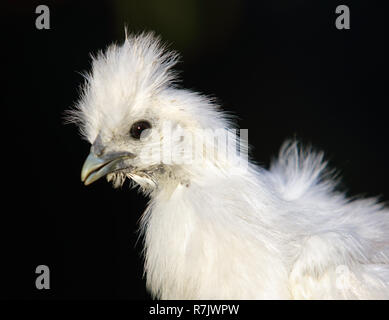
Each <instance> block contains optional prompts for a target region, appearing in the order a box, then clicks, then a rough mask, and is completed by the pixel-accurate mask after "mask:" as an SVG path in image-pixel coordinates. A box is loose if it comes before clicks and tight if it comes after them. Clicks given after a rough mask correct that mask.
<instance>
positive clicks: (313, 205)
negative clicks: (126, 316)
mask: <svg viewBox="0 0 389 320" xmlns="http://www.w3.org/2000/svg"><path fill="white" fill-rule="evenodd" d="M176 60H177V55H176V54H175V53H172V52H167V51H166V50H165V49H164V48H163V47H162V46H161V45H160V43H159V40H158V39H157V38H155V37H154V36H153V35H152V34H140V35H130V36H126V40H125V42H124V43H123V45H121V46H117V45H112V46H110V47H109V48H108V49H107V50H106V52H105V53H100V54H99V55H98V56H97V57H95V58H93V64H92V71H91V73H90V74H88V75H87V76H86V84H85V86H84V90H83V93H82V97H81V99H80V101H79V103H78V104H77V106H76V107H75V108H74V109H73V110H72V111H71V112H70V113H71V115H70V118H71V120H72V121H76V122H78V123H79V124H80V129H81V132H82V134H83V136H84V137H85V138H86V139H87V140H88V141H89V142H90V143H91V144H92V147H91V153H90V155H89V156H88V158H87V160H86V161H85V164H84V167H83V169H82V180H83V181H84V183H85V184H86V185H88V184H90V183H92V182H94V181H96V180H97V179H99V178H100V177H103V176H107V178H108V180H110V181H112V182H113V184H114V186H116V187H117V186H120V185H122V184H123V182H124V180H125V179H126V177H128V178H130V179H132V180H133V181H134V182H135V183H136V184H138V185H139V186H140V187H141V189H142V190H143V191H144V192H145V193H146V194H147V195H149V196H150V199H151V200H150V204H149V206H148V208H147V209H146V211H145V213H144V215H143V217H142V220H141V230H142V233H143V236H144V246H145V251H144V253H145V273H146V277H147V286H148V289H149V290H150V292H151V294H152V296H153V297H154V298H160V299H388V298H389V260H388V257H389V211H388V210H387V209H385V208H384V207H383V206H382V205H380V204H379V203H377V201H376V199H360V200H352V201H350V200H348V199H346V198H345V196H344V195H343V194H341V193H338V192H335V191H334V187H335V181H334V180H333V179H332V178H331V176H330V175H328V174H326V172H327V171H326V162H324V161H323V156H322V154H321V153H315V152H313V151H312V150H310V149H309V150H303V149H301V148H299V147H298V145H297V143H295V142H289V143H286V144H285V145H284V146H283V147H282V149H281V152H280V154H279V158H278V160H276V161H275V162H273V163H272V165H271V168H270V170H265V169H263V168H260V167H258V166H256V165H254V164H253V163H251V162H248V164H247V166H245V165H242V163H244V161H245V157H244V152H241V153H240V154H238V155H237V156H236V157H235V158H233V157H230V156H227V153H225V154H224V153H220V154H219V153H218V154H217V156H215V157H212V156H210V153H212V152H209V151H208V156H207V151H204V150H209V149H204V148H202V147H200V148H197V149H196V148H193V144H192V143H193V139H195V140H196V139H197V140H196V141H206V140H208V142H209V139H208V137H209V136H207V134H206V132H207V130H209V129H211V130H217V129H229V128H231V123H230V122H229V121H228V118H227V117H226V115H225V114H224V113H223V112H222V111H220V110H219V109H218V107H217V106H216V105H215V104H214V103H213V102H212V101H211V100H210V99H209V98H207V97H205V96H203V95H200V94H198V93H195V92H191V91H189V90H185V89H182V88H179V87H178V86H176V85H174V81H175V79H176V77H175V74H174V72H173V71H172V70H171V68H172V66H173V65H174V64H175V62H176ZM167 124H168V125H167ZM164 126H170V129H169V130H170V131H166V130H164V129H163V127H164ZM204 129H205V131H204ZM177 131H179V132H180V134H179V136H180V139H178V140H175V141H173V142H171V141H170V142H169V138H170V137H168V136H166V132H173V133H177ZM183 132H184V133H183ZM181 133H183V134H181ZM188 137H191V138H193V139H189V138H188ZM190 142H191V143H190ZM218 143H219V142H218ZM219 146H221V143H219ZM214 147H215V148H216V144H215V146H214ZM150 148H151V149H153V148H154V149H153V150H159V149H158V148H161V149H160V150H165V151H162V153H164V152H165V153H164V155H163V157H164V156H165V155H166V154H168V153H169V150H175V151H172V152H173V154H174V152H176V156H177V154H178V153H180V154H182V152H183V151H182V150H186V151H188V150H192V151H193V150H194V149H195V151H193V154H194V155H195V156H197V157H198V156H200V159H201V161H190V159H189V158H193V157H192V155H190V156H189V157H188V156H186V157H184V158H182V159H181V160H182V161H161V160H160V159H159V160H158V157H153V156H151V155H152V154H154V153H152V152H145V150H150ZM166 150H168V151H167V152H166ZM241 151H244V150H243V148H241ZM157 153H158V152H157ZM184 153H185V152H184ZM185 154H186V155H187V153H185ZM141 155H142V156H141ZM173 158H174V159H175V156H173ZM169 159H170V158H169ZM174 159H173V160H174ZM177 159H178V158H177ZM232 159H234V161H233V160H232ZM236 159H238V160H240V161H236Z"/></svg>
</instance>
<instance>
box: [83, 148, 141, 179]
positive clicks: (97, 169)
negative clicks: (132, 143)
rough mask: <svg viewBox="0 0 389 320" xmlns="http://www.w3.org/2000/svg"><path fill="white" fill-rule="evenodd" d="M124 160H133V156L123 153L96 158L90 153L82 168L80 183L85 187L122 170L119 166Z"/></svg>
mask: <svg viewBox="0 0 389 320" xmlns="http://www.w3.org/2000/svg"><path fill="white" fill-rule="evenodd" d="M125 158H134V155H133V154H132V153H129V152H125V153H112V154H106V155H104V156H102V157H98V156H96V155H95V154H94V152H93V151H91V152H90V153H89V155H88V157H87V158H86V160H85V162H84V165H83V167H82V170H81V181H82V182H84V184H85V185H86V186H87V185H89V184H91V183H93V182H95V181H97V180H98V179H100V178H101V177H104V176H106V175H107V174H109V173H111V172H113V171H116V170H120V169H123V167H121V166H120V164H121V163H122V160H123V159H125Z"/></svg>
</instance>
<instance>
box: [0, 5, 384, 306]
mask: <svg viewBox="0 0 389 320" xmlns="http://www.w3.org/2000/svg"><path fill="white" fill-rule="evenodd" d="M382 3H383V1H371V0H369V1H368V0H364V1H346V2H343V1H308V0H305V1H304V0H293V1H281V0H272V1H248V0H246V1H243V0H241V1H237V0H236V1H233V0H232V1H226V0H224V1H206V0H203V1H199V0H196V1H195V0H185V1H179V0H168V1H157V0H153V1H150V0H146V1H119V0H118V1H44V2H34V1H17V2H16V1H5V2H4V1H3V5H4V7H3V9H2V10H1V23H2V28H1V30H2V39H1V44H2V50H1V51H2V54H3V55H4V58H3V59H2V61H3V65H2V71H3V72H2V75H3V77H2V78H3V80H5V81H4V82H5V84H4V85H3V92H2V97H1V100H2V103H1V104H2V108H3V110H4V109H5V111H6V117H5V118H4V117H3V125H2V129H3V130H2V131H3V133H2V139H1V147H2V148H1V149H2V162H3V163H4V164H3V166H2V173H3V174H2V178H3V179H2V184H3V191H2V210H1V214H0V228H1V237H2V239H1V243H0V249H1V258H0V259H1V261H0V262H1V268H4V270H1V277H2V283H1V285H0V297H1V298H24V299H30V298H33V299H36V298H38V299H40V298H44V299H46V298H49V299H58V298H73V299H95V298H103V299H111V298H113V299H118V298H124V299H145V298H149V296H148V295H147V293H146V290H145V283H144V280H142V259H141V257H140V250H141V242H139V243H138V244H137V245H136V239H137V235H136V229H137V221H138V219H139V217H140V215H141V213H142V211H143V209H144V207H145V205H146V203H147V199H144V198H143V197H142V196H141V195H139V194H138V193H137V192H136V191H134V190H129V189H128V187H127V186H128V185H125V186H124V187H123V188H122V189H119V190H114V189H112V187H111V185H110V184H108V183H106V182H105V180H104V179H102V180H101V181H99V182H97V183H95V184H93V185H91V186H90V187H84V186H83V185H82V184H81V182H80V169H81V166H82V163H83V161H84V159H85V157H86V155H87V154H88V150H89V146H88V145H87V143H86V142H84V141H82V140H81V139H80V137H79V135H78V132H77V129H76V128H75V127H74V126H73V125H64V124H63V112H64V110H66V109H68V108H69V107H70V106H71V105H72V104H74V102H75V101H76V100H77V96H78V87H79V85H80V84H81V83H82V81H83V79H82V76H81V75H80V73H79V72H81V71H84V70H86V69H88V68H89V65H90V59H89V53H91V52H92V53H96V52H97V51H98V50H100V49H103V48H105V47H106V46H107V45H109V44H110V43H111V42H113V41H117V42H120V41H122V40H123V37H124V32H123V30H124V25H125V24H126V25H127V26H128V29H129V30H130V31H140V30H155V31H156V32H157V33H158V34H161V35H162V37H163V39H164V40H165V41H167V42H169V43H170V44H171V48H173V49H176V50H179V51H180V52H181V53H182V57H183V59H182V60H183V62H182V63H180V64H179V65H178V69H179V70H181V76H182V78H183V85H184V86H185V87H188V88H192V89H194V90H199V91H201V92H204V93H206V94H212V95H214V96H216V97H218V98H219V101H220V103H221V104H222V105H223V107H224V109H226V110H229V111H232V112H234V113H235V114H237V115H239V117H240V120H239V126H240V127H241V128H247V129H249V141H250V143H251V144H252V145H253V147H254V148H253V152H252V153H253V157H254V158H255V159H256V160H257V161H259V162H260V163H261V164H263V165H264V166H267V165H268V164H269V161H270V159H271V157H273V156H275V155H276V154H277V151H278V149H279V147H280V145H281V143H282V141H283V140H284V139H286V138H290V137H297V138H300V139H301V140H302V141H303V142H305V143H312V144H313V145H314V146H315V147H317V148H319V149H323V150H325V152H326V155H327V157H328V158H329V159H330V162H331V165H333V166H335V167H337V168H338V169H339V170H340V172H341V173H342V175H343V184H342V187H343V189H344V190H345V191H347V193H348V194H349V195H352V196H355V195H363V196H372V195H378V196H380V197H381V199H382V200H383V201H386V200H388V199H389V187H388V183H387V181H388V180H389V173H388V172H389V171H388V167H387V165H388V160H389V154H388V143H387V139H388V137H389V134H388V130H387V123H388V120H387V108H388V101H387V99H388V94H387V88H388V81H387V74H386V73H384V71H383V70H384V65H385V64H386V58H387V55H386V52H385V50H384V45H385V43H386V42H387V28H386V22H385V19H386V16H387V12H388V11H385V8H383V5H382ZM38 4H46V5H48V6H49V8H50V13H51V16H50V17H51V19H50V23H51V29H50V30H37V29H36V28H35V19H36V17H37V16H38V15H37V14H35V7H36V6H37V5H38ZM340 4H346V5H349V7H350V11H351V30H337V29H336V28H335V19H336V14H335V8H336V7H337V6H338V5H340ZM41 264H45V265H48V266H49V267H50V270H51V289H50V290H46V291H45V290H43V291H38V290H37V289H35V284H34V283H35V278H36V274H35V268H36V266H38V265H41Z"/></svg>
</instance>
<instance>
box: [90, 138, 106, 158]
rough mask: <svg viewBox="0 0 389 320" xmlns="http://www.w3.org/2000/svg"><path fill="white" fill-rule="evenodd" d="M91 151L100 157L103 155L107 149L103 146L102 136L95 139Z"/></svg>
mask: <svg viewBox="0 0 389 320" xmlns="http://www.w3.org/2000/svg"><path fill="white" fill-rule="evenodd" d="M91 150H92V151H93V153H94V154H95V155H96V156H98V157H100V156H102V155H103V153H104V150H105V147H104V145H103V141H102V139H101V136H100V134H98V136H97V137H96V139H95V142H93V144H92V148H91Z"/></svg>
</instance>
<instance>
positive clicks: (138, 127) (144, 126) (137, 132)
mask: <svg viewBox="0 0 389 320" xmlns="http://www.w3.org/2000/svg"><path fill="white" fill-rule="evenodd" d="M150 128H151V124H150V122H148V121H145V120H141V121H137V122H135V123H134V124H133V125H132V126H131V129H130V135H131V137H133V138H134V139H140V137H141V135H142V133H143V132H144V131H145V130H148V129H150Z"/></svg>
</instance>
